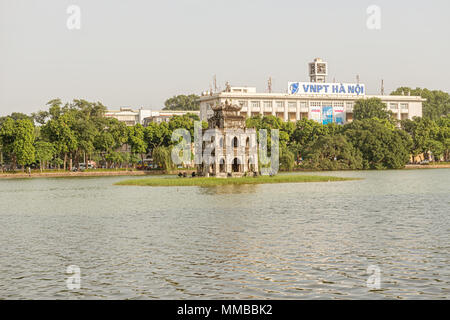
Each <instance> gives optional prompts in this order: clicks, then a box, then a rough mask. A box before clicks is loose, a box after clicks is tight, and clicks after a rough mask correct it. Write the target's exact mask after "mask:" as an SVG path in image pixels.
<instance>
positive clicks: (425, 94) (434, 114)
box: [391, 87, 450, 120]
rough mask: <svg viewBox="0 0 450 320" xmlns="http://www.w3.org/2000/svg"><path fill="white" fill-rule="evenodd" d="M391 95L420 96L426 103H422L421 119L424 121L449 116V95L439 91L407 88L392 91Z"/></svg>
mask: <svg viewBox="0 0 450 320" xmlns="http://www.w3.org/2000/svg"><path fill="white" fill-rule="evenodd" d="M391 94H392V95H397V96H399V95H412V96H421V97H422V98H424V99H426V100H427V101H425V102H423V110H422V113H423V117H424V118H425V119H431V120H437V119H439V118H440V117H442V116H447V115H449V114H450V95H449V94H448V93H447V92H443V91H440V90H429V89H426V88H424V89H422V88H416V89H411V88H408V87H400V88H398V89H396V90H394V91H393V92H392V93H391Z"/></svg>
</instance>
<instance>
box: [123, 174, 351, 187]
mask: <svg viewBox="0 0 450 320" xmlns="http://www.w3.org/2000/svg"><path fill="white" fill-rule="evenodd" d="M348 180H356V179H354V178H344V177H330V176H307V175H277V176H272V177H270V176H258V177H242V178H214V177H209V178H198V177H197V178H179V177H170V178H148V179H133V180H124V181H120V182H117V183H116V185H121V186H153V187H161V186H176V187H181V186H200V187H209V186H219V185H237V184H264V183H298V182H330V181H348Z"/></svg>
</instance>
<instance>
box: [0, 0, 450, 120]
mask: <svg viewBox="0 0 450 320" xmlns="http://www.w3.org/2000/svg"><path fill="white" fill-rule="evenodd" d="M69 5H78V6H79V7H80V9H81V29H80V30H69V29H68V28H67V26H66V22H67V19H68V18H69V16H70V14H67V12H66V10H67V8H68V6H69ZM370 5H378V6H379V7H380V8H381V30H369V29H368V28H367V26H366V21H367V19H368V14H367V13H366V9H367V7H368V6H370ZM449 16H450V1H448V0H428V1H416V0H414V1H411V0H409V1H403V0H401V1H381V0H373V1H365V0H362V1H361V0H358V1H357V0H347V1H331V0H330V1H327V0H322V1H301V0H297V1H294V0H276V1H275V0H226V1H225V0H184V1H181V0H168V1H151V0H70V1H67V0H39V1H37V0H0V115H5V114H10V113H11V112H25V113H30V112H33V111H37V110H39V109H43V108H44V106H45V103H46V102H47V101H49V100H51V99H53V98H61V99H62V100H63V101H68V100H72V99H73V98H84V99H87V100H91V101H101V102H103V103H104V104H105V105H106V106H108V107H109V108H111V109H114V108H118V107H120V106H132V107H135V108H138V107H144V108H151V109H154V110H156V109H160V108H161V107H162V106H163V103H164V101H165V99H166V98H168V97H170V96H173V95H176V94H183V93H197V94H199V93H200V92H201V91H204V90H207V89H208V88H209V86H210V83H211V82H212V77H213V75H214V74H216V75H217V80H218V83H219V85H220V86H221V87H222V88H223V87H224V83H225V82H226V81H230V83H231V84H232V85H235V86H240V85H248V86H256V87H257V88H258V91H263V92H264V91H265V89H266V83H267V79H268V77H269V76H272V78H273V87H274V90H275V91H279V92H284V91H285V90H286V87H287V82H288V81H307V80H308V77H307V63H308V62H310V61H311V60H312V59H313V58H315V57H322V58H323V59H325V60H326V61H328V63H329V73H330V74H329V77H328V80H329V81H330V82H332V80H333V78H336V80H337V81H339V82H355V77H356V75H357V74H359V75H360V78H361V82H362V83H365V84H366V86H367V91H368V92H369V93H373V94H375V93H379V90H380V89H379V88H380V82H381V79H382V78H383V79H384V80H385V87H386V91H387V92H390V91H391V90H393V89H395V88H396V87H398V86H402V85H405V86H413V87H416V86H419V87H428V88H432V89H440V90H444V91H447V92H449V91H450V19H449Z"/></svg>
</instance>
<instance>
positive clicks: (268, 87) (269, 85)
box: [267, 77, 272, 93]
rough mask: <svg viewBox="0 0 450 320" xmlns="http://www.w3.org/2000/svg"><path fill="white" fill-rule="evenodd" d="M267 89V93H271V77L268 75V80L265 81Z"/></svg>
mask: <svg viewBox="0 0 450 320" xmlns="http://www.w3.org/2000/svg"><path fill="white" fill-rule="evenodd" d="M267 90H268V91H269V93H272V77H269V80H268V81H267Z"/></svg>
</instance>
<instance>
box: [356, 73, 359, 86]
mask: <svg viewBox="0 0 450 320" xmlns="http://www.w3.org/2000/svg"><path fill="white" fill-rule="evenodd" d="M356 83H357V84H359V74H357V75H356Z"/></svg>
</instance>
